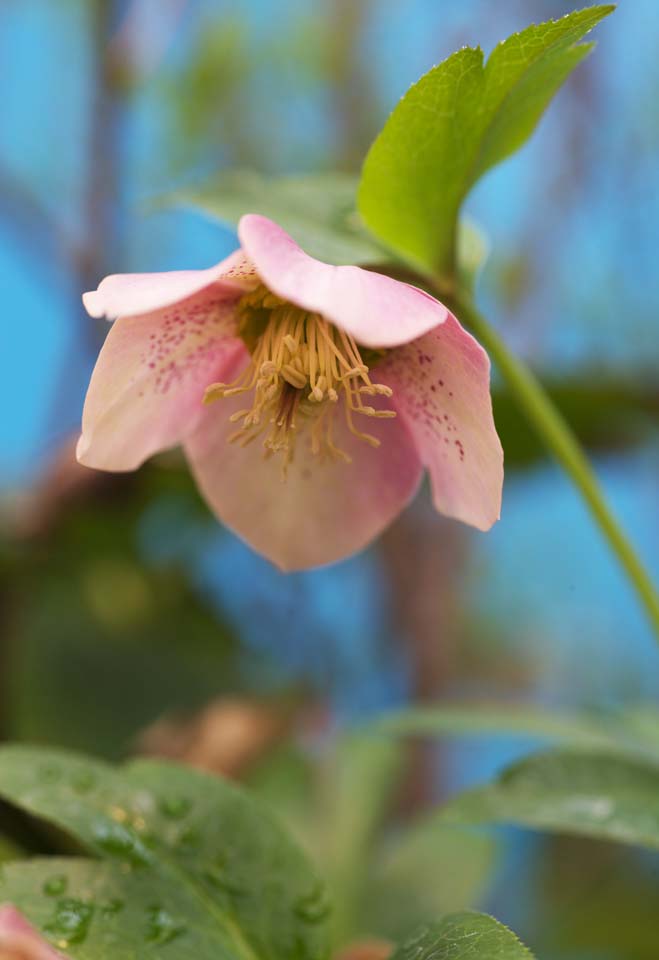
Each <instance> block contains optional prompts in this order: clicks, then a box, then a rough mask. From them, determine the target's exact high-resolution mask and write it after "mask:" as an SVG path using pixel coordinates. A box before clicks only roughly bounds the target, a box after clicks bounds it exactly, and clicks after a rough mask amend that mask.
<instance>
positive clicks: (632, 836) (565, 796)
mask: <svg viewBox="0 0 659 960" xmlns="http://www.w3.org/2000/svg"><path fill="white" fill-rule="evenodd" d="M440 821H442V822H448V823H453V824H455V823H460V824H466V823H469V824H473V823H485V822H492V821H498V822H506V823H513V824H519V825H521V826H526V827H534V828H537V829H542V830H551V831H555V832H558V833H573V834H580V835H583V836H590V837H597V838H600V839H602V840H616V841H620V842H622V843H633V844H640V845H641V846H645V847H652V848H654V849H659V764H658V763H657V761H656V760H655V761H654V762H653V761H651V760H645V761H644V760H642V759H640V758H633V757H625V756H618V755H615V754H614V753H611V752H606V753H593V754H583V753H574V752H567V751H555V752H551V753H544V754H538V755H537V756H533V757H530V758H529V759H525V760H522V761H521V762H520V763H517V764H514V765H513V766H512V767H510V768H509V769H507V770H505V771H504V772H503V773H502V774H501V775H500V777H499V778H498V779H497V780H496V781H495V782H494V783H492V784H489V785H487V786H485V787H480V788H477V789H475V790H470V791H467V792H466V793H463V794H462V795H460V796H458V797H457V798H455V799H454V800H452V801H450V802H449V804H448V805H447V806H446V807H445V808H444V809H443V810H442V811H441V812H440Z"/></svg>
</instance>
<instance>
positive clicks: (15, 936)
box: [0, 904, 65, 960]
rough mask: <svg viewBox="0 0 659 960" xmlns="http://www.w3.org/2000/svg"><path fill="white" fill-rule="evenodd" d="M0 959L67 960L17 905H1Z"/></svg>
mask: <svg viewBox="0 0 659 960" xmlns="http://www.w3.org/2000/svg"><path fill="white" fill-rule="evenodd" d="M0 960H65V958H64V955H63V954H61V953H58V952H57V950H55V949H53V947H51V946H50V944H49V943H47V942H46V941H45V940H44V939H43V937H42V936H41V935H40V934H39V933H37V931H36V930H35V929H34V927H32V926H31V925H30V924H29V923H28V922H27V920H26V919H25V917H24V916H23V915H22V913H20V912H19V911H18V910H17V909H16V907H13V906H11V905H10V904H6V905H5V906H3V907H0Z"/></svg>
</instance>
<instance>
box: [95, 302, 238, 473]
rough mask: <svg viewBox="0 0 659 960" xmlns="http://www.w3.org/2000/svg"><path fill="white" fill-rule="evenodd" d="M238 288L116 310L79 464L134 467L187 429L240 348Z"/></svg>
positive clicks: (99, 366)
mask: <svg viewBox="0 0 659 960" xmlns="http://www.w3.org/2000/svg"><path fill="white" fill-rule="evenodd" d="M236 299H237V292H236V291H235V290H232V291H231V292H230V294H229V298H228V299H227V292H226V290H224V289H221V288H220V289H218V287H217V286H215V285H214V286H212V287H205V288H204V289H203V290H202V291H201V292H199V293H197V294H196V295H194V296H192V297H190V298H188V299H187V300H185V301H183V302H182V303H177V304H175V305H173V306H171V307H166V308H164V309H162V310H156V311H154V312H152V313H148V314H143V315H141V316H137V317H134V316H122V317H120V318H119V319H118V320H116V321H115V323H114V324H113V326H112V327H111V329H110V332H109V333H108V335H107V337H106V340H105V343H104V345H103V348H102V350H101V352H100V355H99V357H98V360H97V361H96V366H95V368H94V372H93V374H92V378H91V382H90V384H89V389H88V391H87V398H86V400H85V407H84V410H83V415H82V436H81V437H80V440H79V443H78V450H77V456H78V460H79V461H80V463H83V464H85V465H86V466H88V467H96V468H97V469H100V470H134V469H135V468H136V467H138V466H139V465H140V464H141V463H143V462H144V460H146V459H147V457H150V456H151V455H152V454H153V453H156V452H157V451H158V450H164V449H166V448H168V447H172V446H175V445H176V444H177V443H179V442H180V441H181V439H182V437H183V436H184V435H185V434H186V433H189V432H190V431H192V430H194V428H195V426H196V424H197V422H198V420H199V418H200V416H201V414H202V411H203V406H202V400H203V396H204V391H205V389H206V387H207V386H208V385H209V384H210V383H213V382H215V381H218V380H222V378H223V373H224V369H225V367H226V366H227V364H228V363H230V362H231V361H232V360H233V358H234V357H235V355H236V353H240V354H242V353H243V352H244V347H243V345H242V342H241V341H239V340H237V339H236V338H235V302H236Z"/></svg>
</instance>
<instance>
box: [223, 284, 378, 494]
mask: <svg viewBox="0 0 659 960" xmlns="http://www.w3.org/2000/svg"><path fill="white" fill-rule="evenodd" d="M238 313H239V333H240V336H241V337H242V338H243V340H244V341H245V344H246V346H247V347H248V349H249V350H250V352H251V354H252V360H251V363H250V364H249V365H248V366H247V368H246V369H245V370H244V371H243V372H242V373H241V375H240V376H239V377H238V378H237V379H236V380H235V381H234V382H233V383H212V384H210V385H209V386H208V387H207V389H206V392H205V395H204V403H212V402H214V401H215V400H220V399H222V398H224V397H234V396H237V395H239V394H242V393H250V394H251V395H252V405H251V406H247V407H245V409H241V410H238V411H236V412H235V413H233V414H232V415H231V416H230V418H229V419H230V421H231V422H232V423H237V424H239V427H238V429H237V430H235V431H234V432H233V433H232V434H231V435H230V436H229V442H231V443H237V444H238V445H239V446H241V447H244V446H247V444H249V443H252V442H253V441H254V440H256V439H257V438H259V437H261V438H262V442H263V447H264V456H265V457H266V458H268V457H271V456H272V455H273V454H275V453H277V454H281V455H282V465H283V476H284V477H285V476H286V471H287V468H288V466H289V465H290V464H291V463H292V461H293V457H294V453H295V445H296V442H297V439H298V436H299V435H300V434H301V433H304V430H305V427H307V426H308V427H309V434H308V436H309V444H310V449H311V453H312V454H313V455H314V456H317V457H318V458H319V461H320V462H323V461H325V460H342V461H344V462H345V463H350V462H351V458H350V456H349V455H348V454H347V453H346V452H345V451H344V450H341V449H340V448H339V447H337V446H336V444H335V443H334V439H333V426H334V416H335V414H336V412H337V410H338V402H339V400H340V399H342V400H343V404H342V406H343V410H344V416H345V422H346V425H347V427H348V430H349V431H350V433H352V434H353V436H355V437H357V438H358V439H359V440H361V441H363V442H364V443H367V444H369V445H370V446H372V447H378V446H379V445H380V441H379V439H378V438H377V437H374V436H371V434H369V433H363V432H362V431H360V430H359V429H357V427H356V426H355V424H354V422H353V415H354V414H360V415H361V416H364V417H372V418H375V419H389V418H391V417H395V416H396V413H395V411H394V410H378V409H376V408H375V407H373V406H369V405H366V404H364V403H363V401H362V397H363V396H369V397H374V396H381V397H391V395H392V391H391V388H390V387H388V386H386V384H382V383H373V382H372V381H371V379H370V376H369V367H368V365H367V363H366V362H365V358H366V359H367V360H368V359H369V357H370V355H371V354H372V353H373V351H366V352H363V351H360V348H359V347H358V345H357V343H356V342H355V340H354V338H353V337H351V336H350V335H349V334H347V333H345V332H344V331H343V330H339V329H338V327H335V326H333V325H332V324H331V323H329V322H328V321H327V320H325V319H324V318H323V317H322V316H320V315H319V314H317V313H308V312H306V311H304V310H302V309H300V308H299V307H295V306H293V305H292V304H290V303H287V302H286V301H284V300H281V299H280V298H279V297H277V296H276V295H275V294H273V293H271V292H270V291H269V290H267V289H266V288H265V287H263V286H260V287H257V289H256V290H253V291H251V292H250V293H248V294H245V296H244V297H243V298H242V299H241V301H240V303H239V306H238ZM377 356H378V354H377V353H376V357H377Z"/></svg>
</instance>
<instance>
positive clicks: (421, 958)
mask: <svg viewBox="0 0 659 960" xmlns="http://www.w3.org/2000/svg"><path fill="white" fill-rule="evenodd" d="M532 958H533V954H532V953H531V951H530V950H528V949H527V947H525V946H524V944H523V943H521V941H520V940H518V938H517V937H516V936H515V934H514V933H512V932H511V931H510V930H509V929H508V928H507V927H504V925H503V924H502V923H499V921H498V920H495V919H494V918H493V917H489V916H488V915H487V914H485V913H470V912H465V913H453V914H449V915H448V916H447V917H443V919H441V920H439V921H437V922H436V923H432V924H429V925H428V926H425V927H422V928H421V929H420V930H419V931H417V933H416V934H414V935H413V936H412V937H410V939H409V940H407V941H406V942H405V943H404V944H403V945H402V946H400V947H398V949H397V950H395V951H394V953H393V954H392V957H391V960H532Z"/></svg>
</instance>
